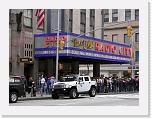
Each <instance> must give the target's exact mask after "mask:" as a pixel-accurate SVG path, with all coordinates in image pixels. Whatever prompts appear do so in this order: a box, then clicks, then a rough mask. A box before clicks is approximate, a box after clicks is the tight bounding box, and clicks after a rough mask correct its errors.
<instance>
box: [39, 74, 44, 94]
mask: <svg viewBox="0 0 152 119" xmlns="http://www.w3.org/2000/svg"><path fill="white" fill-rule="evenodd" d="M44 86H45V78H44V77H43V75H42V76H41V89H40V93H41V96H43V93H44Z"/></svg>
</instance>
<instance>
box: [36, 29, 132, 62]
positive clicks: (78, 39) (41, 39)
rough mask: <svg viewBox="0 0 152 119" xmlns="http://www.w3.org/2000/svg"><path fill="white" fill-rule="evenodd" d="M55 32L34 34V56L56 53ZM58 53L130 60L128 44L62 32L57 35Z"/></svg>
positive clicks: (53, 54)
mask: <svg viewBox="0 0 152 119" xmlns="http://www.w3.org/2000/svg"><path fill="white" fill-rule="evenodd" d="M56 44H57V36H56V34H36V35H35V56H37V57H42V56H55V55H56ZM59 49H60V50H59V53H60V54H59V55H61V56H77V57H82V58H83V57H84V58H93V59H100V58H101V59H104V58H105V59H107V60H108V59H111V60H112V59H114V60H122V61H123V60H124V61H130V60H131V47H130V45H125V44H119V43H114V42H110V41H105V40H101V39H97V38H92V37H87V36H79V35H78V34H74V33H65V32H64V33H62V34H60V36H59Z"/></svg>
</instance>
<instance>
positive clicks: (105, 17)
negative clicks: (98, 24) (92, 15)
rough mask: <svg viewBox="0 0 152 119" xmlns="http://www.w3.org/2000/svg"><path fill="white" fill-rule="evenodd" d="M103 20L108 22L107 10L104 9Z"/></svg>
mask: <svg viewBox="0 0 152 119" xmlns="http://www.w3.org/2000/svg"><path fill="white" fill-rule="evenodd" d="M104 22H109V10H108V9H104Z"/></svg>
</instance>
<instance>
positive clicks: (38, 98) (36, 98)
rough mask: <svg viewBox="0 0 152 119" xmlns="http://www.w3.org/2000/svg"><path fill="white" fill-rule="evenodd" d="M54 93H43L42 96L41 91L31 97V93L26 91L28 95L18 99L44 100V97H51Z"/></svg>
mask: <svg viewBox="0 0 152 119" xmlns="http://www.w3.org/2000/svg"><path fill="white" fill-rule="evenodd" d="M51 98H52V95H51V94H50V95H49V94H43V96H41V94H40V93H39V92H37V93H36V96H34V97H31V94H28V93H26V97H19V98H18V100H19V101H24V100H43V99H51Z"/></svg>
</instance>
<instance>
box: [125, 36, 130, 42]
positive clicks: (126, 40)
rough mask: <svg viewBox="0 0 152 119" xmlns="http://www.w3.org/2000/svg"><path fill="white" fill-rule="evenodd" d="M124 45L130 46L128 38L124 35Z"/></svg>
mask: <svg viewBox="0 0 152 119" xmlns="http://www.w3.org/2000/svg"><path fill="white" fill-rule="evenodd" d="M124 43H126V44H130V41H129V38H128V35H127V34H124Z"/></svg>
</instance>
